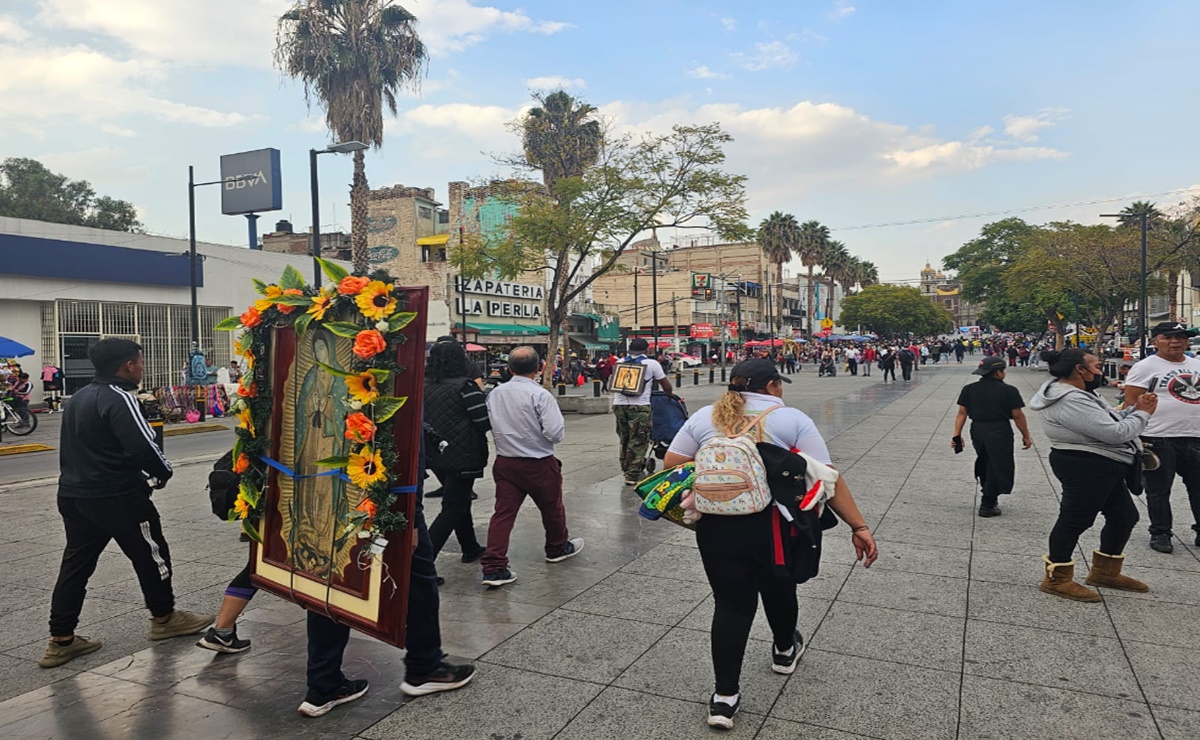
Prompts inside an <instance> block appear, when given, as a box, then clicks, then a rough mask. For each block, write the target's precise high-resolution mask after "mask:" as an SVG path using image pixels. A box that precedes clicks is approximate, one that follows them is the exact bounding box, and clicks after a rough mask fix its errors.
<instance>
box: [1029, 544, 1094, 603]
mask: <svg viewBox="0 0 1200 740" xmlns="http://www.w3.org/2000/svg"><path fill="white" fill-rule="evenodd" d="M1042 561H1043V562H1044V563H1045V564H1046V575H1045V576H1043V577H1042V585H1041V586H1040V588H1041V589H1042V590H1043V591H1045V592H1046V593H1048V594H1054V595H1055V596H1061V597H1063V598H1064V599H1071V600H1072V601H1099V600H1100V594H1098V593H1096V592H1095V591H1093V590H1092V589H1090V588H1088V587H1087V586H1081V585H1079V584H1078V583H1076V582H1075V561H1074V560H1072V561H1070V562H1068V563H1053V562H1050V556H1049V555H1043V556H1042Z"/></svg>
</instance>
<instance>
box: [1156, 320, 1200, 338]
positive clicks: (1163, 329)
mask: <svg viewBox="0 0 1200 740" xmlns="http://www.w3.org/2000/svg"><path fill="white" fill-rule="evenodd" d="M1197 333H1198V332H1197V330H1196V329H1189V328H1188V326H1187V324H1185V323H1183V322H1181V321H1163V322H1160V323H1158V324H1155V325H1154V327H1153V328H1152V329H1150V336H1152V337H1157V336H1162V335H1164V334H1183V335H1184V336H1188V337H1194V336H1196V334H1197Z"/></svg>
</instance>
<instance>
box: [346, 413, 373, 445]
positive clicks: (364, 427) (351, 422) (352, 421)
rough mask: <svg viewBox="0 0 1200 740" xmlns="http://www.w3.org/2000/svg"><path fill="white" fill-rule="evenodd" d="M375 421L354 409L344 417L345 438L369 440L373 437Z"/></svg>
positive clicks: (361, 440)
mask: <svg viewBox="0 0 1200 740" xmlns="http://www.w3.org/2000/svg"><path fill="white" fill-rule="evenodd" d="M375 431H376V426H375V422H373V421H371V420H370V419H368V418H367V415H366V414H364V413H362V412H361V411H356V412H355V413H353V414H350V415H349V416H347V417H346V439H353V440H357V441H359V442H370V441H371V440H372V439H374V438H375Z"/></svg>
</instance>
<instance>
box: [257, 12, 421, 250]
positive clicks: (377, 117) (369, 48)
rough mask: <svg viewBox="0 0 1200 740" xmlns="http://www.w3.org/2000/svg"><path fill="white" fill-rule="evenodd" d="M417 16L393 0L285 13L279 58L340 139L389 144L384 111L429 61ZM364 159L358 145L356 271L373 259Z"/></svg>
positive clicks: (353, 197) (353, 199) (353, 225)
mask: <svg viewBox="0 0 1200 740" xmlns="http://www.w3.org/2000/svg"><path fill="white" fill-rule="evenodd" d="M416 23H417V19H416V17H415V16H414V15H413V14H412V13H409V12H408V11H407V10H405V9H404V8H402V7H400V6H399V5H396V4H394V3H393V2H392V0H298V1H297V2H296V3H295V5H293V6H292V7H291V9H290V10H288V11H287V12H286V13H284V14H283V15H282V16H281V17H280V19H279V27H278V31H277V34H276V45H275V65H276V66H277V67H279V69H280V70H282V71H283V73H284V74H286V75H288V76H289V77H293V78H296V79H298V80H300V82H301V84H302V85H303V86H304V98H305V100H306V101H307V102H308V103H309V105H310V106H311V105H312V103H313V101H314V99H315V100H316V102H317V104H318V105H320V106H321V107H322V108H324V109H325V125H326V127H327V128H328V129H329V131H330V132H331V133H332V134H333V136H334V138H335V139H336V140H337V141H360V142H362V143H364V144H369V145H370V146H372V147H374V148H376V149H378V148H379V147H381V146H383V111H384V108H385V107H386V108H387V110H388V111H390V112H391V114H392V115H395V114H396V93H397V92H399V91H400V90H401V89H402V88H404V87H407V86H412V87H416V86H417V84H418V83H419V80H420V75H421V72H422V71H423V70H424V68H425V63H426V60H427V52H426V49H425V44H423V43H422V42H421V39H420V38H419V37H418V36H417V30H416ZM369 195H370V188H369V187H368V185H367V174H366V158H365V156H364V153H363V152H362V151H356V152H354V179H353V181H352V184H351V186H350V214H351V215H350V247H351V258H352V260H353V262H354V269H355V271H356V272H360V273H361V272H366V271H367V269H368V264H367V198H368V196H369Z"/></svg>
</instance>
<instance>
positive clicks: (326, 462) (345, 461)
mask: <svg viewBox="0 0 1200 740" xmlns="http://www.w3.org/2000/svg"><path fill="white" fill-rule="evenodd" d="M349 464H350V458H349V457H346V456H345V455H335V456H333V457H323V458H321V459H320V460H317V461H316V462H314V463H313V465H316V466H317V467H318V468H344V467H346V466H347V465H349Z"/></svg>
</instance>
